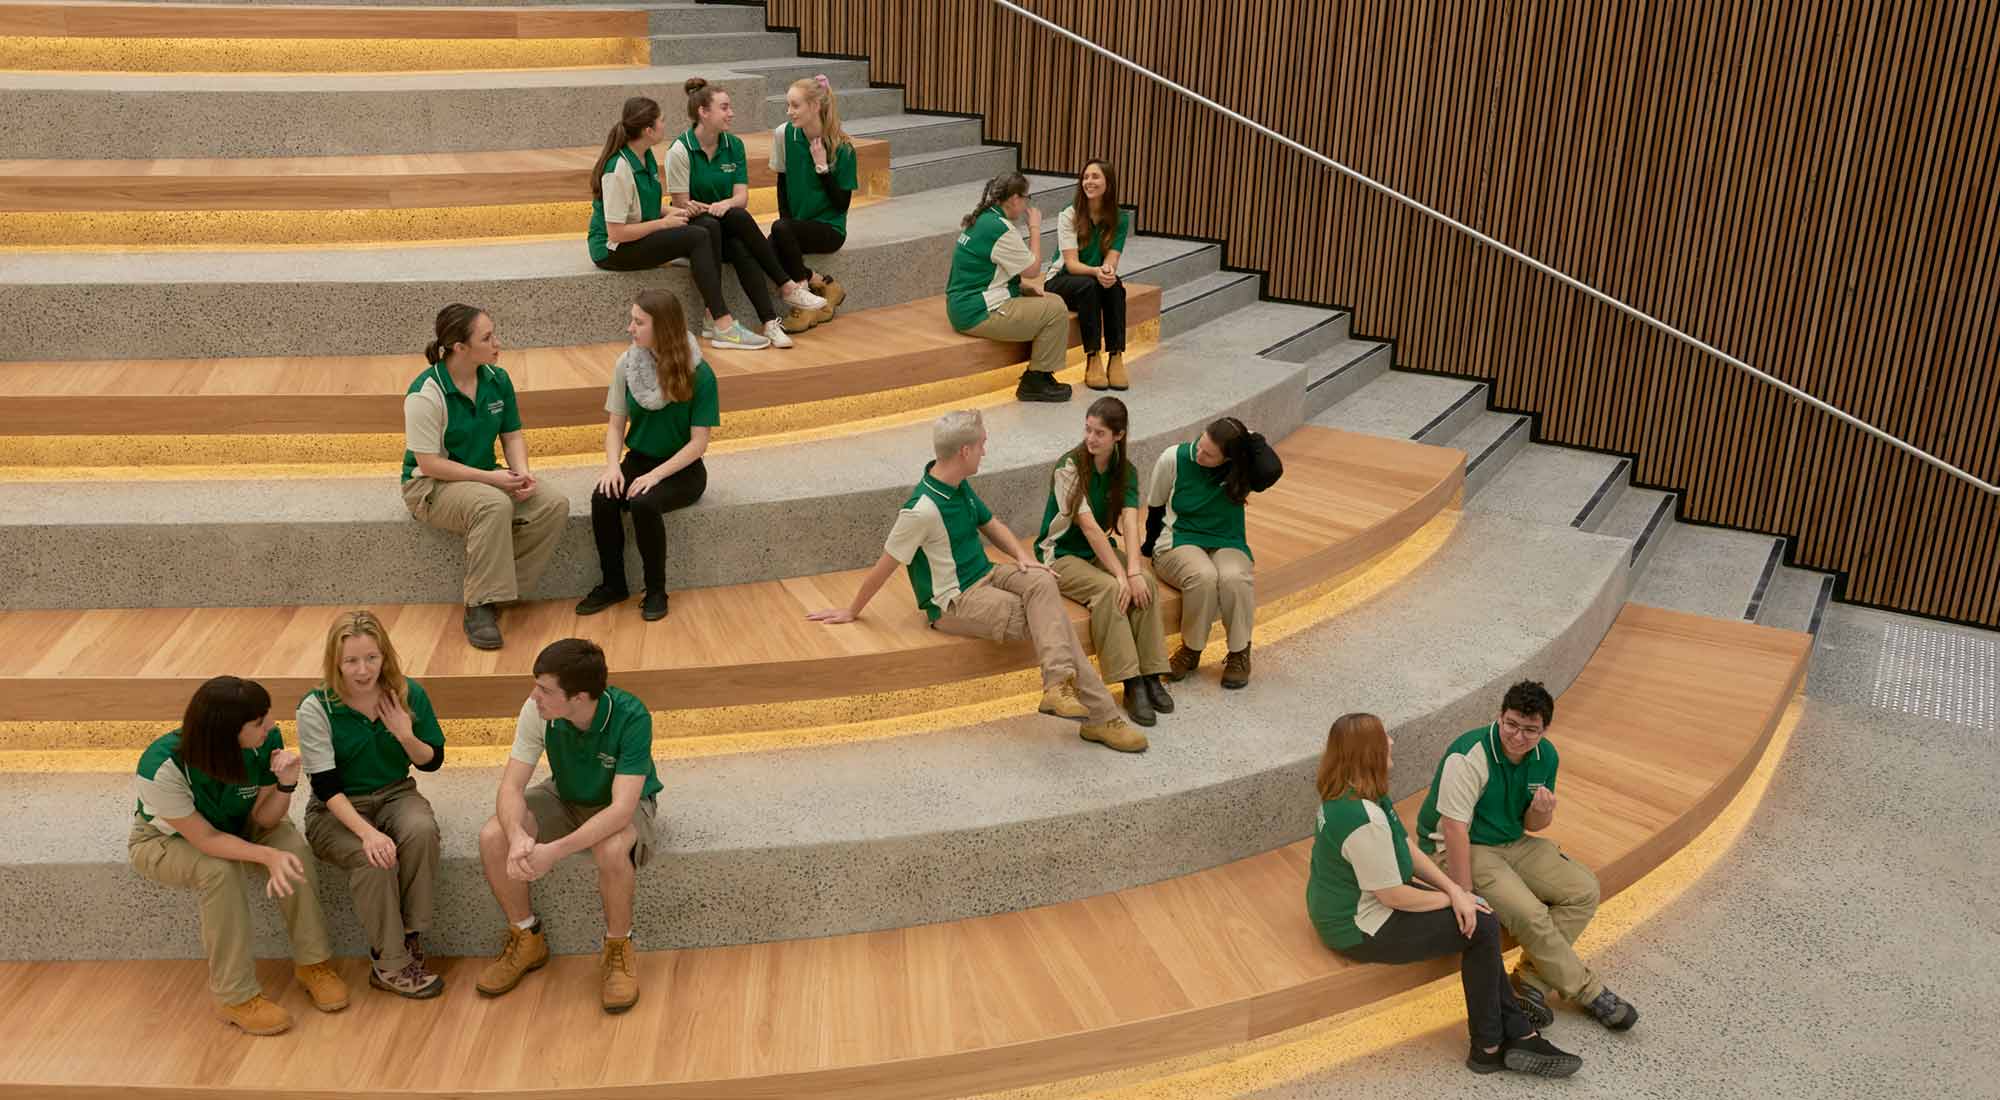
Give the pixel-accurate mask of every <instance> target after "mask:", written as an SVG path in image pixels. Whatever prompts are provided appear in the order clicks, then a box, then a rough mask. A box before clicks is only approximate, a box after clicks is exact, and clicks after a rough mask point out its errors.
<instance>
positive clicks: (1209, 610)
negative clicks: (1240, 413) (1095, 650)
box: [1146, 416, 1257, 688]
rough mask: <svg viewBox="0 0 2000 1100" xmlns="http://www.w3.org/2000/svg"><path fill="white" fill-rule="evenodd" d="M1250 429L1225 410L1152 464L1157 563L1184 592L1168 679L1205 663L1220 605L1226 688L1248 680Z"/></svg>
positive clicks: (1252, 605)
mask: <svg viewBox="0 0 2000 1100" xmlns="http://www.w3.org/2000/svg"><path fill="white" fill-rule="evenodd" d="M1248 435H1249V432H1248V431H1247V430H1246V429H1245V428H1244V427H1243V423H1242V421H1240V420H1237V419H1236V418H1235V417H1231V416H1225V417H1223V418H1222V419H1220V420H1217V421H1215V422H1214V423H1211V424H1210V425H1209V426H1208V427H1207V428H1206V429H1205V430H1203V432H1202V433H1201V436H1200V437H1199V438H1197V439H1196V440H1195V441H1194V442H1193V443H1181V444H1178V445H1176V446H1173V447H1169V448H1167V449H1166V450H1165V451H1163V452H1161V453H1160V458H1159V461H1157V462H1155V463H1153V480H1152V483H1151V484H1150V485H1149V486H1148V487H1147V490H1146V505H1147V507H1148V508H1150V509H1151V510H1152V512H1153V513H1154V515H1153V516H1152V517H1150V518H1149V519H1148V521H1147V522H1148V525H1149V526H1151V525H1152V524H1153V523H1155V522H1157V523H1158V525H1159V533H1158V534H1157V535H1156V536H1155V537H1154V538H1153V540H1152V555H1153V568H1154V570H1156V571H1157V572H1158V573H1159V574H1160V579H1161V580H1163V581H1166V582H1167V583H1168V584H1171V585H1173V586H1174V587H1175V588H1178V589H1180V593H1181V644H1180V647H1179V648H1178V649H1176V650H1174V653H1173V656H1171V657H1169V658H1167V664H1168V665H1169V667H1170V671H1169V672H1168V674H1167V678H1168V679H1170V680H1175V681H1179V680H1183V679H1186V678H1187V677H1188V676H1189V675H1190V674H1192V673H1193V672H1194V670H1195V668H1196V666H1198V665H1200V664H1201V651H1202V647H1203V646H1206V645H1207V644H1208V635H1209V631H1210V630H1211V629H1212V628H1213V627H1214V625H1215V617H1216V613H1217V612H1218V611H1219V612H1220V613H1221V615H1222V625H1223V632H1224V634H1225V636H1226V637H1227V638H1228V640H1229V655H1228V656H1227V657H1226V658H1224V660H1223V663H1222V686H1223V687H1226V688H1240V687H1244V686H1246V685H1248V684H1249V683H1250V631H1251V628H1252V627H1254V626H1255V625H1256V623H1257V595H1256V587H1255V577H1254V576H1253V574H1252V570H1251V558H1250V543H1249V541H1248V537H1247V536H1246V535H1245V534H1244V526H1243V503H1244V501H1246V500H1248V499H1249V498H1250V457H1249V454H1248V446H1247V444H1248Z"/></svg>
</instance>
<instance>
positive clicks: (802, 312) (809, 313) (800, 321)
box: [780, 309, 826, 336]
mask: <svg viewBox="0 0 2000 1100" xmlns="http://www.w3.org/2000/svg"><path fill="white" fill-rule="evenodd" d="M825 312H826V311H825V310H819V309H795V310H792V311H791V312H789V313H787V314H785V319H784V320H783V321H782V322H780V324H781V325H782V326H783V327H784V330H785V331H786V332H789V333H791V334H792V335H794V336H797V335H798V334H799V333H801V332H804V331H806V330H807V329H810V328H812V327H813V326H814V325H817V324H819V323H820V317H821V315H822V314H824V313H825Z"/></svg>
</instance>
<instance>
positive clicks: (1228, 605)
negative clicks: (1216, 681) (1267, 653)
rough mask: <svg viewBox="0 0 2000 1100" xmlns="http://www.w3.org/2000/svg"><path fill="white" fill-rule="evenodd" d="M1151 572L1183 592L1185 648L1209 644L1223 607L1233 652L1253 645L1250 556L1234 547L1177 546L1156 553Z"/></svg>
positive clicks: (1198, 648)
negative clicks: (1214, 548) (1251, 637)
mask: <svg viewBox="0 0 2000 1100" xmlns="http://www.w3.org/2000/svg"><path fill="white" fill-rule="evenodd" d="M1153 571H1154V572H1155V573H1158V574H1159V575H1160V579H1161V580H1163V581H1166V582H1167V583H1168V584H1171V585H1173V586H1174V587H1175V588H1178V589H1180V591H1181V644H1182V645H1184V646H1186V647H1188V648H1189V649H1192V650H1195V651H1196V652H1200V651H1201V648H1202V647H1203V646H1206V645H1207V644H1208V634H1209V631H1210V630H1211V629H1212V628H1213V627H1214V625H1215V615H1216V611H1217V609H1218V608H1219V609H1220V610H1221V612H1222V630H1223V634H1224V635H1225V636H1226V637H1227V638H1228V639H1229V652H1231V653H1241V652H1242V651H1244V650H1245V649H1248V648H1249V647H1250V631H1251V628H1253V627H1255V626H1256V625H1257V592H1256V585H1255V579H1254V577H1253V576H1252V574H1251V568H1250V555H1248V554H1245V553H1244V552H1243V551H1241V550H1237V549H1235V548H1234V547H1225V548H1223V549H1221V550H1210V549H1208V548H1207V547H1203V546H1176V547H1174V548H1173V549H1171V550H1166V551H1162V552H1161V553H1159V554H1156V555H1154V557H1153Z"/></svg>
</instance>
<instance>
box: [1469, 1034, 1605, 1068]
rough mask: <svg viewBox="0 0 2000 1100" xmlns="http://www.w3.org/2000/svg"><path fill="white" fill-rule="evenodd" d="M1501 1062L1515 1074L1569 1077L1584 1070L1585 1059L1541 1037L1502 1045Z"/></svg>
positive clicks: (1531, 1036)
mask: <svg viewBox="0 0 2000 1100" xmlns="http://www.w3.org/2000/svg"><path fill="white" fill-rule="evenodd" d="M1500 1060H1501V1063H1502V1064H1503V1065H1505V1066H1506V1067H1507V1068H1508V1069H1511V1070H1513V1071H1514V1072H1515V1073H1527V1074H1532V1075H1533V1076H1536V1077H1568V1076H1569V1075H1570V1074H1572V1073H1575V1072H1576V1071H1577V1070H1580V1069H1582V1068H1583V1059H1581V1058H1579V1057H1577V1056H1576V1055H1574V1054H1571V1053H1570V1052H1569V1051H1566V1050H1562V1049H1560V1048H1558V1047H1557V1046H1556V1045H1555V1044H1554V1043H1551V1042H1549V1041H1548V1040H1547V1039H1544V1038H1542V1037H1541V1036H1540V1035H1530V1036H1528V1037H1527V1038H1525V1039H1513V1040H1510V1041H1508V1042H1505V1043H1501V1044H1500ZM1486 1072H1491V1071H1490V1070H1489V1071H1486Z"/></svg>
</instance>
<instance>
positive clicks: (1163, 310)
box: [1160, 271, 1257, 314]
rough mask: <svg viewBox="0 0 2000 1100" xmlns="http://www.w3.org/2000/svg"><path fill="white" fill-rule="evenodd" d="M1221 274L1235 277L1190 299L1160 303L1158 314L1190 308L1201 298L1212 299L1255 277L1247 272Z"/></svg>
mask: <svg viewBox="0 0 2000 1100" xmlns="http://www.w3.org/2000/svg"><path fill="white" fill-rule="evenodd" d="M1221 274H1224V275H1235V276H1237V277H1236V278H1235V279H1232V280H1231V281H1229V282H1227V283H1224V284H1222V285H1221V286H1216V287H1210V288H1209V289H1207V290H1204V291H1202V292H1201V293H1200V294H1197V295H1195V296H1194V297H1192V298H1184V299H1182V300H1181V301H1178V302H1175V303H1174V304H1173V305H1166V304H1164V303H1162V304H1161V306H1160V312H1161V313H1163V314H1164V313H1168V312H1171V311H1173V310H1176V309H1179V308H1181V307H1182V306H1191V305H1193V304H1195V303H1196V302H1199V301H1201V300H1202V299H1203V298H1208V297H1212V296H1214V295H1217V294H1220V293H1222V292H1223V291H1225V290H1235V289H1236V288H1237V287H1239V286H1242V285H1243V282H1244V280H1246V279H1254V278H1256V277H1257V276H1255V275H1253V274H1251V273H1249V272H1247V271H1246V272H1235V271H1225V272H1222V273H1221Z"/></svg>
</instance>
